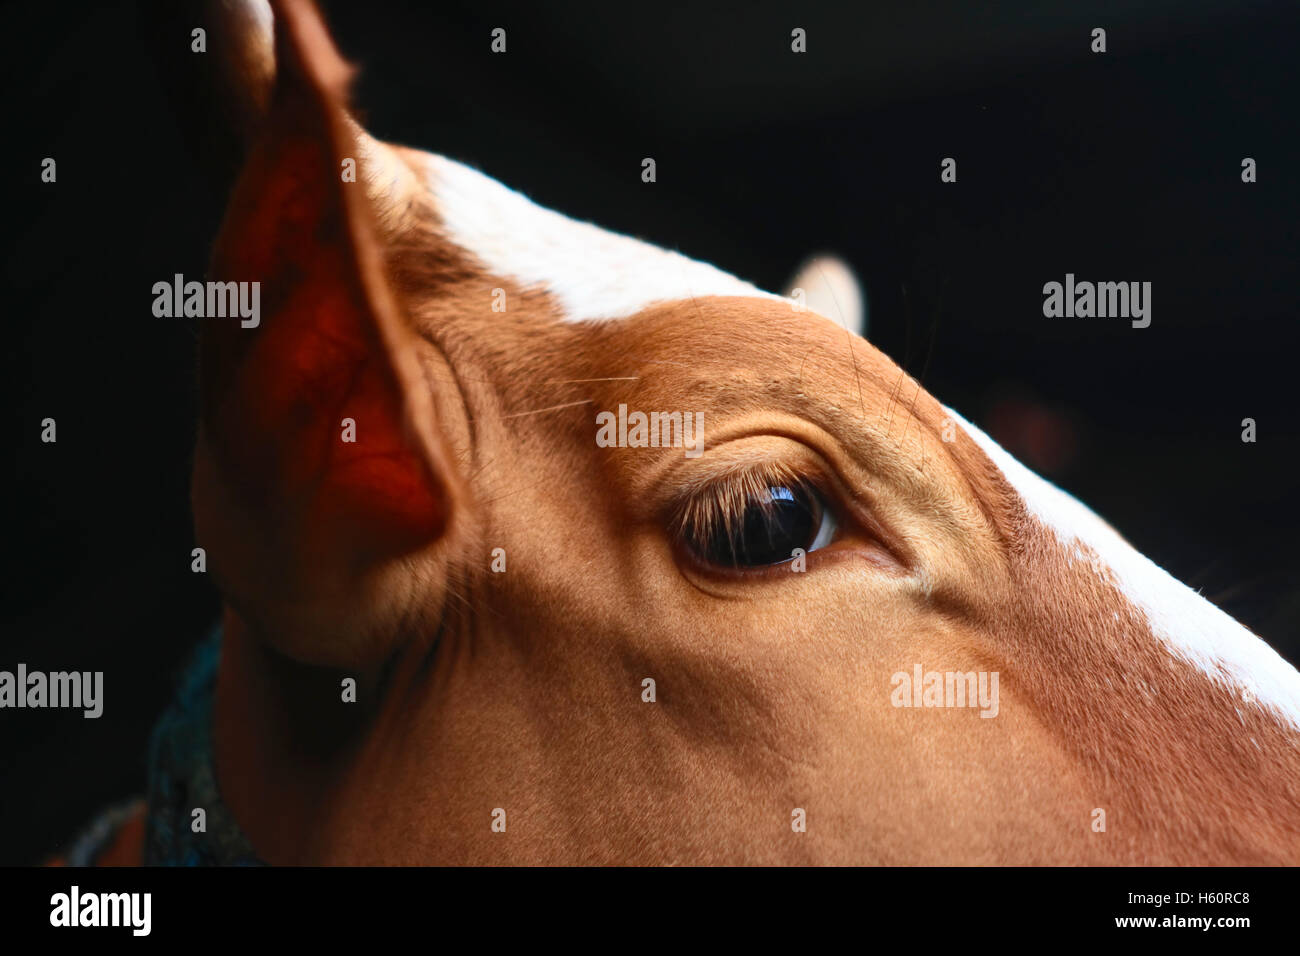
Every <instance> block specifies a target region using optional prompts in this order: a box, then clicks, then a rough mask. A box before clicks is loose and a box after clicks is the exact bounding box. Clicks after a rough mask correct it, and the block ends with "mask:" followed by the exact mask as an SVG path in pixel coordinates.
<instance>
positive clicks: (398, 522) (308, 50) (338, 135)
mask: <svg viewBox="0 0 1300 956" xmlns="http://www.w3.org/2000/svg"><path fill="white" fill-rule="evenodd" d="M272 8H273V10H274V14H275V51H276V57H275V59H276V79H275V85H274V87H273V89H272V91H271V96H270V102H269V107H268V111H267V114H266V116H265V118H264V122H263V124H262V129H261V134H260V138H259V139H258V140H257V141H256V143H255V145H254V146H253V147H252V149H251V151H250V154H249V160H248V164H247V166H246V168H245V169H244V172H243V175H242V176H241V178H240V180H239V182H238V184H237V186H236V187H235V190H234V193H233V196H232V198H231V202H230V205H229V208H228V210H227V213H226V219H225V222H224V224H223V226H222V230H221V235H220V238H219V239H218V242H217V245H216V248H215V251H214V255H213V261H212V278H214V279H217V280H223V281H237V282H250V283H251V282H257V283H260V295H259V296H258V301H259V304H260V316H259V317H258V322H257V325H256V326H255V327H251V326H252V320H251V319H246V320H244V321H240V320H239V319H238V318H205V320H204V324H203V332H202V354H201V365H200V370H201V379H202V383H201V384H202V387H201V401H202V425H203V431H204V439H205V441H206V443H207V445H208V446H209V447H210V449H211V452H212V455H213V458H214V459H215V463H216V469H217V471H218V472H219V473H220V475H221V476H222V480H223V484H226V485H227V486H228V487H229V488H230V489H231V491H232V493H233V495H234V497H235V498H237V499H238V501H239V503H240V505H241V506H243V507H246V508H247V509H248V510H249V511H250V512H251V513H252V514H253V515H256V516H257V517H258V518H259V519H260V520H263V521H265V522H267V523H268V524H270V525H271V526H273V527H274V529H276V530H277V531H278V533H279V534H280V535H281V536H291V537H292V538H293V540H294V542H295V545H294V548H293V551H294V552H295V553H296V554H297V555H299V556H302V557H305V558H306V557H310V556H313V555H317V554H319V553H320V552H321V551H322V550H323V551H326V552H328V551H330V550H337V549H339V548H347V549H349V551H350V552H352V557H353V559H354V560H358V561H359V560H360V559H362V558H363V557H384V556H388V555H393V554H400V553H403V552H406V551H409V550H412V549H415V548H419V547H420V546H422V545H424V544H426V543H428V542H430V541H432V540H435V539H437V538H438V536H439V535H441V534H442V533H443V531H444V530H445V528H446V526H447V523H448V521H449V518H450V514H451V509H452V504H453V501H454V500H455V498H456V497H457V486H456V480H455V472H454V469H452V468H451V467H450V466H449V455H448V453H447V451H446V448H445V446H444V443H443V439H442V436H441V435H440V434H439V432H438V429H437V427H436V422H435V421H434V409H433V403H432V397H431V392H430V388H429V385H428V383H427V382H426V381H425V378H424V374H423V371H422V368H421V365H420V361H419V352H418V348H417V340H416V336H415V334H414V332H413V331H412V329H411V327H410V325H409V324H408V322H407V319H406V317H405V314H404V311H403V307H402V304H401V302H400V301H399V300H398V298H397V297H396V296H395V295H394V293H393V290H392V288H391V287H390V284H389V282H388V278H387V274H386V269H385V263H384V247H383V244H382V237H381V232H380V229H379V226H378V220H377V215H376V212H377V210H376V209H375V208H374V203H375V201H376V200H375V199H373V198H372V197H370V196H368V194H367V184H368V183H375V182H384V183H388V184H391V182H392V181H393V176H392V175H391V174H392V172H393V171H392V170H388V169H381V168H379V167H381V166H384V165H385V164H389V163H394V164H395V163H396V160H395V159H394V158H393V157H392V155H391V154H390V153H388V151H387V150H386V148H384V147H382V146H381V145H380V144H378V143H376V142H375V141H374V140H372V139H370V138H369V137H367V136H365V134H364V133H363V132H362V131H361V130H360V129H359V128H358V127H357V126H356V125H355V124H354V123H353V122H352V120H351V119H350V118H349V117H348V115H347V112H346V109H345V96H346V89H347V85H348V81H349V78H350V74H351V70H350V68H349V67H348V66H347V64H345V63H344V61H343V60H342V59H341V58H340V56H339V54H338V52H337V51H336V50H335V48H334V46H333V44H332V43H331V41H330V38H329V36H328V34H327V33H326V30H325V27H324V24H323V23H322V22H321V20H320V17H319V15H318V14H317V12H316V10H315V8H314V6H313V5H312V4H311V3H309V2H307V0H283V2H277V3H273V4H272ZM250 298H251V296H250ZM246 326H250V327H246Z"/></svg>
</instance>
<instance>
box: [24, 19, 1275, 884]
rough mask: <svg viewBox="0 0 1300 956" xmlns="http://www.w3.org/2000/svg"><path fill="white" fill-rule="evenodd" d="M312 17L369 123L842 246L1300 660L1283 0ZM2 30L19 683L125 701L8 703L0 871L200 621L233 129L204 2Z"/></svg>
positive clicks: (104, 773) (206, 599) (1032, 460)
mask: <svg viewBox="0 0 1300 956" xmlns="http://www.w3.org/2000/svg"><path fill="white" fill-rule="evenodd" d="M167 6H168V7H169V9H171V10H173V11H175V10H176V9H178V8H177V7H176V5H174V4H171V5H167ZM325 6H326V9H327V11H328V13H329V19H330V22H331V24H332V26H333V29H334V32H335V35H336V37H337V39H338V42H339V44H340V46H341V47H342V49H343V50H344V52H345V54H347V55H348V56H349V57H351V58H352V59H354V60H355V61H356V62H358V63H359V64H360V66H361V67H362V73H361V78H360V81H359V84H358V87H357V102H358V105H359V107H360V111H361V113H362V115H363V117H364V119H365V121H366V124H367V125H368V126H369V128H370V129H371V130H372V132H374V133H375V134H377V135H378V136H380V137H381V138H386V139H391V140H397V141H401V142H406V143H409V144H411V145H416V146H420V147H423V148H427V149H430V150H433V151H437V152H442V153H445V154H447V155H449V156H451V157H453V158H456V159H460V160H462V161H466V162H469V163H470V164H472V165H476V166H479V167H480V168H482V169H483V170H484V171H485V172H487V173H489V174H490V175H492V176H494V177H496V178H498V179H500V180H502V181H503V182H505V183H507V184H508V185H510V186H512V187H514V188H516V189H519V190H521V191H523V192H525V193H526V194H528V195H529V196H531V197H532V198H533V199H535V200H537V201H538V202H540V203H542V204H543V205H547V206H551V207H552V208H556V209H558V210H560V211H562V212H564V213H566V214H568V215H570V216H573V217H575V218H578V219H586V220H592V221H595V222H597V223H599V224H600V225H603V226H606V227H609V228H613V229H616V230H619V231H623V232H628V233H632V234H635V235H639V236H641V237H643V238H646V239H648V240H650V241H653V242H656V243H659V244H661V245H664V246H667V247H670V248H677V249H680V250H681V251H682V252H684V253H686V254H687V255H690V256H693V257H696V258H701V259H704V260H707V261H710V262H714V263H716V264H717V265H719V266H721V267H722V268H724V269H726V270H728V271H731V272H734V273H736V274H738V275H740V276H742V277H743V278H746V279H749V280H751V281H754V282H756V283H757V284H759V285H761V286H764V287H766V288H779V287H781V286H782V284H783V283H784V282H785V280H786V279H787V278H788V276H789V274H790V273H791V271H792V270H793V269H794V267H795V266H796V265H797V264H798V262H799V261H800V260H802V259H803V258H804V257H805V256H806V255H807V254H809V253H811V252H815V251H819V250H823V249H830V250H834V251H837V252H838V253H840V254H841V255H843V256H844V257H845V258H847V259H848V260H849V261H850V262H851V263H852V264H853V266H854V267H855V268H856V269H857V270H858V271H859V273H860V275H861V277H862V279H863V281H864V284H865V286H866V289H867V295H868V298H869V302H870V313H871V314H870V330H869V337H870V338H871V339H872V340H873V341H874V342H875V343H876V344H877V345H878V346H879V347H880V348H881V349H883V350H884V351H885V352H886V353H887V354H889V355H890V356H892V357H893V358H894V359H895V360H897V361H899V362H900V363H903V364H904V365H905V366H906V367H907V368H908V369H909V370H910V371H912V372H913V374H915V375H917V376H923V380H924V383H925V385H926V387H927V388H928V389H929V390H930V391H931V392H932V393H933V394H935V395H936V396H937V397H938V398H940V400H942V401H944V402H946V403H947V404H949V405H951V406H953V407H954V408H956V409H958V410H959V411H961V412H962V413H963V414H965V415H966V416H967V417H969V418H971V419H973V420H974V421H976V422H977V423H979V424H982V425H985V426H986V427H987V428H988V429H989V430H990V431H991V432H992V433H993V435H994V437H995V438H998V439H1000V440H1002V441H1003V442H1004V443H1005V444H1006V445H1007V446H1008V448H1009V449H1010V450H1011V451H1013V452H1014V453H1016V454H1017V455H1019V456H1020V457H1021V458H1022V459H1024V460H1026V463H1027V464H1030V465H1031V466H1033V467H1036V468H1038V469H1039V470H1040V471H1042V472H1044V473H1045V474H1046V475H1047V476H1048V477H1050V478H1051V479H1052V480H1054V481H1056V482H1057V483H1059V484H1061V485H1062V486H1063V487H1065V488H1066V489H1067V490H1069V491H1071V492H1073V493H1075V494H1076V495H1078V496H1079V497H1080V498H1081V499H1082V500H1084V501H1085V502H1086V503H1088V504H1089V505H1091V506H1092V507H1093V508H1094V509H1095V510H1097V511H1098V512H1099V513H1100V514H1101V515H1102V516H1103V517H1105V518H1106V519H1108V520H1109V521H1110V522H1111V523H1112V524H1114V525H1115V526H1116V527H1117V528H1118V529H1119V530H1120V531H1121V532H1122V533H1123V534H1125V535H1126V536H1127V537H1128V538H1129V540H1130V541H1131V542H1132V543H1133V544H1134V545H1135V546H1136V547H1137V548H1138V549H1139V550H1141V551H1143V552H1144V553H1145V554H1147V555H1148V556H1150V557H1151V558H1152V559H1153V560H1155V561H1156V562H1157V563H1158V564H1161V565H1162V566H1164V567H1166V568H1167V569H1168V570H1170V571H1171V572H1172V573H1173V574H1174V575H1175V576H1176V577H1178V578H1180V579H1181V580H1183V581H1186V582H1187V583H1189V584H1190V585H1191V586H1193V587H1195V588H1198V589H1200V590H1201V591H1202V593H1204V594H1205V595H1206V596H1207V597H1209V598H1211V599H1212V600H1215V601H1216V603H1218V604H1220V606H1222V607H1223V608H1224V609H1225V610H1227V611H1228V612H1229V613H1231V614H1233V615H1234V616H1235V617H1237V618H1238V619H1239V620H1241V621H1242V622H1243V623H1245V624H1246V625H1248V626H1249V627H1251V628H1252V629H1254V630H1255V631H1256V632H1257V633H1259V634H1261V635H1263V636H1264V637H1265V638H1267V639H1268V640H1269V641H1270V642H1271V643H1273V644H1274V646H1275V647H1277V648H1278V649H1279V650H1280V651H1281V652H1282V653H1283V654H1285V655H1287V656H1288V657H1289V658H1290V659H1291V660H1293V661H1295V660H1297V659H1298V658H1300V589H1297V587H1296V586H1295V584H1294V581H1295V579H1296V575H1297V571H1300V558H1297V553H1296V547H1295V544H1296V538H1297V533H1298V532H1300V518H1298V517H1297V512H1296V507H1295V496H1294V491H1295V488H1296V484H1297V483H1296V481H1295V478H1294V471H1293V466H1294V464H1295V454H1294V450H1295V448H1296V440H1297V437H1298V433H1300V424H1298V423H1297V414H1296V412H1297V402H1296V401H1295V399H1294V397H1293V396H1294V390H1295V387H1296V377H1297V376H1296V370H1295V359H1294V352H1295V347H1296V344H1297V339H1298V338H1300V336H1298V335H1297V332H1296V327H1295V321H1296V316H1297V314H1298V313H1297V308H1296V306H1297V300H1298V299H1300V296H1297V293H1296V289H1295V283H1296V276H1297V270H1296V263H1297V262H1300V237H1298V235H1297V233H1298V230H1297V223H1298V222H1300V192H1298V191H1297V186H1296V176H1297V175H1298V174H1300V165H1298V164H1297V146H1298V145H1300V142H1298V139H1297V133H1296V115H1297V109H1296V105H1295V104H1296V99H1297V95H1296V94H1297V92H1298V90H1297V82H1296V57H1295V54H1296V48H1297V41H1296V39H1295V38H1296V37H1297V35H1300V32H1298V31H1300V10H1297V8H1296V7H1295V5H1294V4H1283V3H1278V4H1254V3H1242V2H1239V0H1222V2H1219V0H1215V2H1208V0H1199V2H1196V0H1179V2H1159V3H1151V2H1148V3H1137V2H1129V3H1113V4H1112V3H1098V2H1091V0H1088V2H1078V3H1071V4H1069V5H1068V7H1069V9H1068V11H1067V10H1065V9H1061V10H1051V11H1050V12H1049V11H1048V10H1044V9H1040V8H1043V7H1055V6H1061V7H1065V6H1066V5H1064V4H1061V5H1055V4H1038V3H1031V2H1006V3H999V4H969V3H964V2H960V0H934V2H927V3H920V2H901V3H893V4H889V5H886V4H853V5H850V4H845V5H843V7H842V8H841V7H839V6H836V5H829V4H809V3H798V4H794V3H772V2H758V3H723V4H715V5H708V6H706V7H701V6H699V5H696V4H689V5H683V6H682V7H681V8H679V9H673V8H669V7H667V6H665V5H661V4H657V3H655V4H610V3H608V2H599V3H598V2H588V0H583V2H570V3H564V4H554V5H552V4H520V5H518V6H507V5H501V4H490V5H487V6H480V5H478V4H474V3H471V2H469V0H456V2H446V3H436V4H435V3H429V4H409V5H406V4H398V3H378V2H367V3H352V4H345V3H339V2H335V3H328V4H326V5H325ZM3 22H4V30H3V34H4V36H3V40H0V43H2V44H3V47H2V51H3V58H2V61H0V69H3V70H4V87H3V88H4V93H5V99H6V106H5V113H4V127H5V132H6V137H5V138H6V143H7V145H6V148H5V149H4V151H3V163H4V168H3V178H4V186H5V188H6V190H7V192H8V195H7V196H6V197H5V200H4V202H5V207H4V209H5V217H4V224H5V228H4V230H3V242H4V250H3V270H4V284H3V290H4V304H5V307H6V309H5V311H6V322H5V328H6V341H5V347H4V349H3V356H4V359H3V360H4V366H3V369H2V373H3V382H4V384H5V386H6V387H8V388H10V389H11V390H12V398H11V399H10V400H9V401H7V402H6V417H5V438H4V441H5V445H6V447H7V449H8V450H9V452H10V455H11V458H10V461H11V465H10V469H9V470H10V473H11V477H12V479H13V487H12V488H11V489H10V490H9V492H8V493H7V495H6V501H7V504H8V514H7V517H6V521H5V556H6V566H5V569H4V575H3V580H4V582H5V585H6V593H5V595H4V602H3V609H4V620H3V622H2V623H0V669H13V667H14V666H15V665H16V664H17V663H18V662H19V661H22V662H25V663H26V664H27V665H28V667H29V668H31V669H37V670H63V669H77V670H103V671H105V698H106V704H105V714H104V716H103V717H102V718H100V719H99V720H85V719H83V718H81V716H80V715H79V713H71V712H56V711H27V710H23V711H16V710H6V711H2V712H0V768H2V769H0V775H2V776H0V779H2V780H3V785H2V786H0V863H15V862H18V863H25V862H35V861H38V860H40V859H42V858H44V857H45V855H46V854H48V853H49V852H51V851H54V850H56V849H58V848H59V847H60V846H62V845H63V844H64V842H65V841H66V839H67V838H68V837H69V836H71V835H72V833H73V831H74V830H76V829H77V828H79V827H80V826H81V825H82V824H83V823H85V822H86V820H87V819H88V818H89V817H90V816H91V815H92V814H93V813H94V812H95V811H96V810H97V809H98V808H99V807H100V806H102V805H103V804H104V803H105V802H107V801H111V800H114V799H117V798H119V797H123V796H126V795H129V794H131V793H135V792H139V791H140V789H141V787H142V785H143V766H144V765H143V757H144V745H145V741H146V738H147V734H148V730H149V728H150V726H151V724H152V722H153V720H154V719H155V717H156V716H157V714H158V712H159V711H160V709H161V708H162V706H163V705H164V704H165V702H166V700H167V697H168V695H169V692H170V688H171V682H172V680H173V678H174V675H175V672H176V669H177V667H178V666H179V664H180V663H181V662H182V660H183V658H184V656H185V655H186V653H187V651H188V650H189V648H190V647H191V646H192V645H193V643H194V641H195V640H196V639H197V638H198V637H199V636H200V635H201V633H202V632H203V631H204V630H205V629H206V627H207V626H208V625H209V624H210V623H211V621H212V620H213V619H214V618H215V615H216V613H217V608H218V601H217V597H216V595H215V594H214V593H213V591H212V590H211V588H210V586H209V584H208V583H207V581H206V580H205V579H204V578H203V577H202V576H199V575H195V574H192V573H191V572H190V570H189V563H190V557H189V554H190V548H191V547H193V542H192V537H191V530H190V523H189V522H190V518H189V511H188V467H189V455H190V448H191V444H192V441H193V424H192V423H193V419H194V381H193V372H194V357H195V356H194V349H195V334H194V330H193V328H192V327H190V325H189V324H187V323H186V321H185V320H177V319H157V318H154V317H153V315H152V313H151V305H152V300H153V296H152V293H151V287H152V285H153V283H154V282H157V281H159V280H169V279H170V277H171V276H172V275H173V274H174V273H176V272H181V273H184V274H185V275H186V276H187V277H189V276H191V275H193V276H198V275H200V274H201V273H202V272H203V270H204V266H205V262H206V255H207V246H208V243H209V241H210V240H211V238H212V236H213V235H214V233H215V229H216V225H217V221H218V218H219V215H220V211H221V207H222V201H223V193H222V189H223V185H224V184H223V182H222V179H221V176H220V175H219V174H218V175H215V176H214V175H213V174H212V171H211V169H212V166H213V164H212V163H211V162H208V160H212V159H214V158H215V159H218V160H219V159H220V158H221V156H222V153H223V150H228V149H229V146H230V144H229V143H223V142H221V141H219V140H215V141H214V140H213V139H211V133H208V134H207V135H208V137H209V138H207V139H204V138H203V136H201V135H196V134H195V130H196V128H197V129H201V128H202V127H203V124H204V122H205V117H206V116H207V114H208V113H209V112H210V110H209V109H208V106H207V104H206V103H205V101H203V99H202V97H201V96H199V95H197V94H196V93H195V92H194V89H193V87H192V85H191V84H192V82H193V77H192V76H190V77H188V78H187V76H186V75H185V73H184V72H181V73H177V72H176V68H177V67H178V66H179V67H181V68H182V69H183V70H184V69H188V70H189V71H191V73H193V72H194V71H201V70H203V69H204V68H205V61H204V60H203V59H202V56H201V55H198V54H191V53H190V52H189V44H190V37H189V28H188V26H187V25H186V22H185V19H184V16H183V15H177V14H176V13H175V12H173V13H170V14H164V13H159V12H158V6H156V5H146V6H145V7H144V8H137V6H136V5H133V4H126V3H107V2H106V3H95V4H89V3H88V4H83V5H81V7H80V8H78V7H77V5H65V4H16V3H10V4H6V5H5V7H4V9H3ZM497 26H501V27H504V28H505V29H506V30H507V37H508V41H507V42H508V52H507V54H506V55H504V56H499V55H493V54H491V53H490V52H489V42H490V40H489V34H490V31H491V29H492V28H493V27H497ZM796 26H798V27H803V28H805V29H806V30H807V31H808V52H807V53H806V54H804V55H795V54H793V53H791V52H790V31H791V29H792V28H793V27H796ZM1096 26H1101V27H1105V28H1106V29H1107V32H1108V46H1109V52H1107V53H1105V54H1104V55H1096V54H1093V53H1091V52H1090V51H1089V45H1090V31H1091V29H1092V28H1093V27H1096ZM209 55H211V54H209ZM46 156H52V157H54V158H55V159H56V160H57V163H58V181H57V183H56V184H44V183H42V182H41V181H40V169H41V160H42V159H43V158H44V157H46ZM646 156H652V157H654V158H655V160H656V162H657V167H658V170H657V172H658V181H657V182H656V183H655V184H653V185H647V184H644V183H642V182H641V179H640V171H641V166H640V163H641V159H642V158H643V157H646ZM947 156H951V157H955V158H956V159H957V163H958V182H957V183H956V184H942V183H940V181H939V163H940V160H941V159H942V158H943V157H947ZM1246 156H1250V157H1253V158H1255V159H1256V160H1257V162H1258V166H1259V182H1258V183H1256V184H1252V185H1246V184H1243V183H1242V182H1241V179H1240V163H1241V160H1242V158H1243V157H1246ZM216 166H217V167H218V173H219V168H220V163H219V162H218V163H217V164H216ZM1067 272H1073V273H1075V274H1076V276H1078V277H1079V278H1080V279H1091V280H1125V281H1150V282H1152V283H1153V297H1152V298H1153V302H1152V304H1153V312H1152V324H1151V326H1150V328H1147V329H1142V330H1138V329H1132V328H1130V327H1129V324H1128V322H1127V321H1125V320H1121V319H1109V320H1108V319H1045V318H1044V317H1043V315H1042V291H1041V290H1042V286H1043V283H1045V282H1048V281H1053V280H1055V281H1063V279H1064V276H1065V274H1066V273H1067ZM45 417H53V418H55V419H56V420H57V422H58V442H57V444H43V443H42V442H41V441H40V421H41V419H43V418H45ZM1245 417H1252V418H1255V419H1256V420H1257V422H1258V442H1257V443H1256V444H1243V443H1242V441H1241V439H1240V433H1241V424H1240V423H1241V420H1242V419H1243V418H1245ZM1036 423H1037V424H1036ZM1035 427H1037V428H1038V430H1037V431H1035V430H1034V429H1035ZM1035 435H1037V436H1038V437H1037V438H1036V437H1035Z"/></svg>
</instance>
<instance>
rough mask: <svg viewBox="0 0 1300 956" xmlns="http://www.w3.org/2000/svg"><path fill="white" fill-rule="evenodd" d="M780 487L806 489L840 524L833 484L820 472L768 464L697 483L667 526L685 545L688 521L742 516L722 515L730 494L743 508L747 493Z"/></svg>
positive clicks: (841, 513) (841, 514)
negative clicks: (741, 503)
mask: <svg viewBox="0 0 1300 956" xmlns="http://www.w3.org/2000/svg"><path fill="white" fill-rule="evenodd" d="M746 485H747V487H746ZM781 485H784V486H787V487H790V486H794V487H804V488H808V489H810V490H811V491H813V492H814V493H815V494H817V495H818V496H819V497H820V498H821V499H822V506H823V507H825V508H826V509H828V510H829V511H830V512H831V513H832V515H833V516H834V518H835V521H836V523H837V524H841V525H842V524H843V522H844V515H845V514H846V509H845V508H844V507H843V504H842V502H841V500H840V495H839V493H838V492H837V491H836V490H835V489H834V487H833V485H834V483H833V482H831V481H829V480H827V478H826V477H825V475H823V474H822V472H821V471H820V469H808V468H801V469H796V468H794V467H793V466H791V465H789V464H787V463H785V462H777V461H771V462H758V463H750V464H747V465H744V466H740V467H737V468H736V469H734V470H732V471H730V472H728V473H727V474H724V475H721V476H719V475H712V476H709V478H708V479H706V480H704V481H701V482H700V483H699V485H698V486H697V487H696V488H694V489H692V490H691V491H689V492H688V493H687V494H686V495H685V496H684V497H683V500H682V501H681V502H680V503H679V504H678V506H677V508H676V511H675V515H674V520H673V522H672V525H671V527H672V530H673V533H674V535H675V536H676V537H677V538H678V539H679V540H681V541H685V540H686V538H687V537H688V532H689V530H690V529H689V528H688V523H689V522H690V521H691V519H692V518H700V517H704V518H712V519H726V518H731V519H733V520H734V519H739V518H741V517H742V515H741V514H739V513H738V512H737V511H734V510H733V511H731V512H730V513H727V512H726V511H725V509H727V508H728V505H729V502H727V501H726V497H728V496H730V495H733V494H734V497H733V498H732V501H733V502H740V501H741V500H742V497H743V500H744V502H745V504H748V502H749V500H750V499H751V496H750V495H749V494H748V493H749V492H752V491H754V490H755V489H758V488H766V487H776V486H781ZM705 524H706V525H708V524H709V522H708V521H706V522H705Z"/></svg>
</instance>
